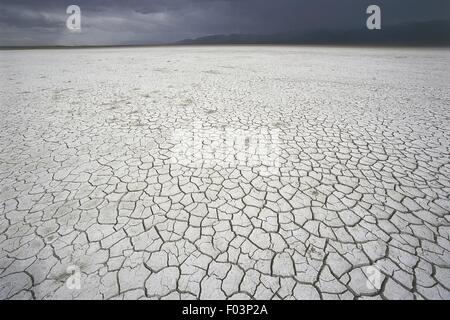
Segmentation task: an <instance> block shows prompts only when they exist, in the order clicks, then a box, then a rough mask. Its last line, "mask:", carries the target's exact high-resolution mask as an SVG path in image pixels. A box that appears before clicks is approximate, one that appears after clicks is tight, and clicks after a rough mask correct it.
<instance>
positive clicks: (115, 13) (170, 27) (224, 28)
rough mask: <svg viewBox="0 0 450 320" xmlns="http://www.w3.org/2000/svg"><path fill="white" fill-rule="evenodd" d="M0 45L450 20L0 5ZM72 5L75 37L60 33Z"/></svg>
mask: <svg viewBox="0 0 450 320" xmlns="http://www.w3.org/2000/svg"><path fill="white" fill-rule="evenodd" d="M0 4H1V6H0V41H1V45H21V44H23V45H26V44H30V45H36V44H66V45H71V44H131V43H153V42H156V43H157V42H171V41H176V40H180V39H184V38H191V37H198V36H204V35H210V34H219V33H225V34H226V33H276V32H282V31H288V30H302V31H315V30H329V31H333V30H345V29H352V28H361V27H364V24H365V19H366V15H365V9H366V8H367V6H368V5H370V4H378V5H380V6H381V8H382V17H383V24H389V23H401V22H411V21H427V20H436V19H450V1H448V0H428V1H424V0H378V1H372V0H340V1H337V0H277V1H274V0H271V1H268V0H150V1H144V0H127V1H122V0H98V1H95V0H70V1H66V0H40V1H36V0H34V1H33V0H0ZM70 4H77V5H78V6H80V8H81V11H82V32H80V33H78V34H73V33H70V32H68V31H67V30H66V29H65V19H66V17H67V15H66V13H65V10H66V7H67V6H68V5H70Z"/></svg>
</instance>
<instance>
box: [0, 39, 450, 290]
mask: <svg viewBox="0 0 450 320" xmlns="http://www.w3.org/2000/svg"><path fill="white" fill-rule="evenodd" d="M0 71H1V72H0V73H1V80H0V81H1V86H0V93H1V98H0V113H1V120H0V130H1V131H0V299H60V298H68V299H143V298H151V299H160V298H161V299H195V298H198V299H227V298H239V299H247V298H255V299H319V298H322V299H353V298H371V299H372V298H375V299H377V298H378V299H379V298H383V299H450V199H449V194H450V156H449V154H450V150H449V148H450V90H449V89H448V84H449V83H450V55H449V51H448V50H442V49H393V48H392V49H373V48H326V47H270V46H249V47H245V46H237V47H207V46H204V47H168V48H164V47H160V48H117V49H114V48H108V49H81V50H78V49H72V50H29V51H28V50H22V51H0Z"/></svg>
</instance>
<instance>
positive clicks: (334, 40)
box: [177, 20, 450, 46]
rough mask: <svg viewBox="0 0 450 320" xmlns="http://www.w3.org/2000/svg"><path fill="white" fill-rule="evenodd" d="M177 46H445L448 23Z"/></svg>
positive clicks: (214, 39)
mask: <svg viewBox="0 0 450 320" xmlns="http://www.w3.org/2000/svg"><path fill="white" fill-rule="evenodd" d="M177 44H336V45H392V46H395V45H411V46H449V45H450V20H444V21H442V20H439V21H428V22H415V23H407V24H399V25H391V26H382V29H381V30H368V29H367V28H364V29H360V30H349V31H341V32H332V31H317V32H310V33H305V32H302V31H289V32H280V33H273V34H228V35H225V34H218V35H211V36H206V37H200V38H196V39H186V40H182V41H178V42H177Z"/></svg>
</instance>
